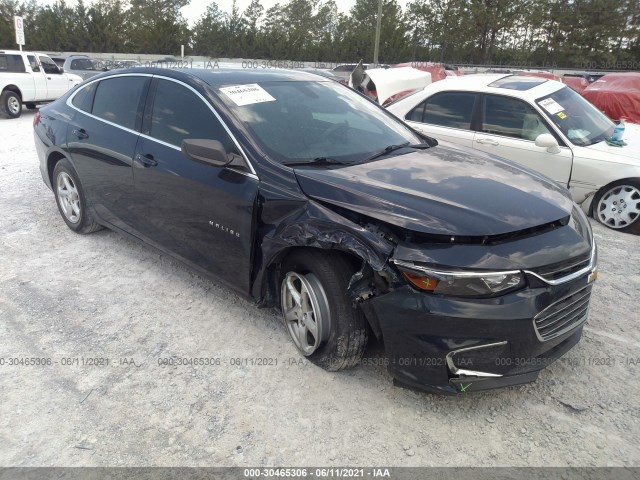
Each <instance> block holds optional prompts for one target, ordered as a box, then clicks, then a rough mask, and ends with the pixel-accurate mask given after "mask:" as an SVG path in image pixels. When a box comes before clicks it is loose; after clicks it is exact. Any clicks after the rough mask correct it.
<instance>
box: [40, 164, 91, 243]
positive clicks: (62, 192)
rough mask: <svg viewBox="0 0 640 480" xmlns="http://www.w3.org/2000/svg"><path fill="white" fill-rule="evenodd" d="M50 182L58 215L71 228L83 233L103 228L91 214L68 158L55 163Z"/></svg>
mask: <svg viewBox="0 0 640 480" xmlns="http://www.w3.org/2000/svg"><path fill="white" fill-rule="evenodd" d="M51 183H52V186H53V192H54V195H55V197H56V203H57V204H58V210H59V211H60V215H62V219H63V220H64V222H65V223H66V224H67V226H68V227H69V228H70V229H71V230H73V231H74V232H76V233H83V234H84V233H92V232H95V231H97V230H100V229H102V228H103V227H102V226H101V225H100V224H98V223H97V222H96V221H95V220H94V219H93V217H92V216H91V213H90V212H89V209H88V208H87V200H86V199H87V197H86V196H85V194H84V190H83V189H82V184H81V183H80V179H79V178H78V174H77V173H76V171H75V169H74V168H73V166H72V165H71V163H70V162H69V160H67V159H66V158H65V159H62V160H60V161H59V162H58V163H56V166H55V168H54V169H53V180H52V182H51Z"/></svg>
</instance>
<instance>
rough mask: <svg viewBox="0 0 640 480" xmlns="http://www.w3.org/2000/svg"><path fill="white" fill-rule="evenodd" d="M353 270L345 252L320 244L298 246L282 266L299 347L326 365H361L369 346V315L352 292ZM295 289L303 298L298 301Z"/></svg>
mask: <svg viewBox="0 0 640 480" xmlns="http://www.w3.org/2000/svg"><path fill="white" fill-rule="evenodd" d="M353 273H354V269H353V268H352V267H351V266H350V264H349V262H347V261H345V258H344V256H343V255H340V254H338V253H336V252H328V251H324V250H315V249H305V250H297V251H295V252H294V253H292V254H291V255H290V256H289V257H288V258H287V259H286V260H285V262H284V264H283V266H282V276H281V283H280V307H281V309H282V319H283V322H284V324H285V327H286V328H287V331H288V332H289V335H290V336H291V340H292V341H293V343H294V345H296V347H297V348H298V350H299V351H300V352H301V353H302V354H303V355H304V356H305V357H307V358H308V359H309V360H310V361H312V362H313V363H315V364H316V365H318V366H319V367H322V368H324V369H325V370H329V371H338V370H343V369H345V368H350V367H353V366H355V365H357V364H358V363H359V361H360V359H361V358H362V355H363V354H364V349H365V347H366V345H367V339H368V331H367V324H366V319H365V318H364V315H363V314H362V312H360V311H359V310H358V309H356V308H354V306H353V303H352V301H351V299H350V298H349V297H348V295H347V293H346V292H347V287H348V285H349V281H350V279H351V277H352V275H353ZM292 289H293V290H292ZM292 291H295V292H297V293H298V294H299V295H300V297H301V298H302V299H303V300H302V301H301V302H296V300H295V298H294V295H293V294H292ZM305 298H306V300H305ZM305 313H306V316H305ZM309 319H311V322H310V321H309ZM305 321H306V323H305ZM314 330H315V332H314Z"/></svg>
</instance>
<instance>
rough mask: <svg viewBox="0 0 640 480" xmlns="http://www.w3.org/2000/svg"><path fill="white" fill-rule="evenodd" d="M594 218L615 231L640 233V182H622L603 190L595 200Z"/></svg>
mask: <svg viewBox="0 0 640 480" xmlns="http://www.w3.org/2000/svg"><path fill="white" fill-rule="evenodd" d="M593 217H594V218H595V219H596V220H598V221H599V222H600V223H602V224H603V225H605V226H607V227H609V228H612V229H614V230H620V231H622V232H631V233H640V182H638V181H635V180H621V181H619V182H615V183H612V184H610V185H607V186H606V187H604V188H602V189H601V190H600V191H599V192H598V194H597V195H596V197H595V199H594V207H593Z"/></svg>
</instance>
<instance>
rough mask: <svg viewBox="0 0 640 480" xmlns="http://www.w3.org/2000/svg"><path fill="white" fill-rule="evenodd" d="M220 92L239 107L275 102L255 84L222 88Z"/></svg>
mask: <svg viewBox="0 0 640 480" xmlns="http://www.w3.org/2000/svg"><path fill="white" fill-rule="evenodd" d="M220 91H221V92H222V93H224V94H225V95H226V96H227V97H229V98H230V99H231V100H233V102H234V103H235V104H236V105H238V106H239V107H242V106H244V105H252V104H254V103H264V102H274V101H275V98H273V97H272V96H271V95H269V93H267V91H266V90H265V89H264V88H262V87H261V86H260V85H258V84H257V83H250V84H248V85H235V86H233V87H223V88H221V89H220Z"/></svg>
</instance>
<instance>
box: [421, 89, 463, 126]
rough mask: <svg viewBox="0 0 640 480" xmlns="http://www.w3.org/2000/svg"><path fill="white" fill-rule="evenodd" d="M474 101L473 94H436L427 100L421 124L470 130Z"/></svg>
mask: <svg viewBox="0 0 640 480" xmlns="http://www.w3.org/2000/svg"><path fill="white" fill-rule="evenodd" d="M475 101H476V94H475V93H467V92H445V93H437V94H435V95H434V96H433V97H431V98H428V99H427V101H426V105H425V107H424V115H423V116H422V122H423V123H430V124H433V125H440V126H442V127H451V128H461V129H464V130H470V129H471V120H472V116H473V105H474V104H475Z"/></svg>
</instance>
